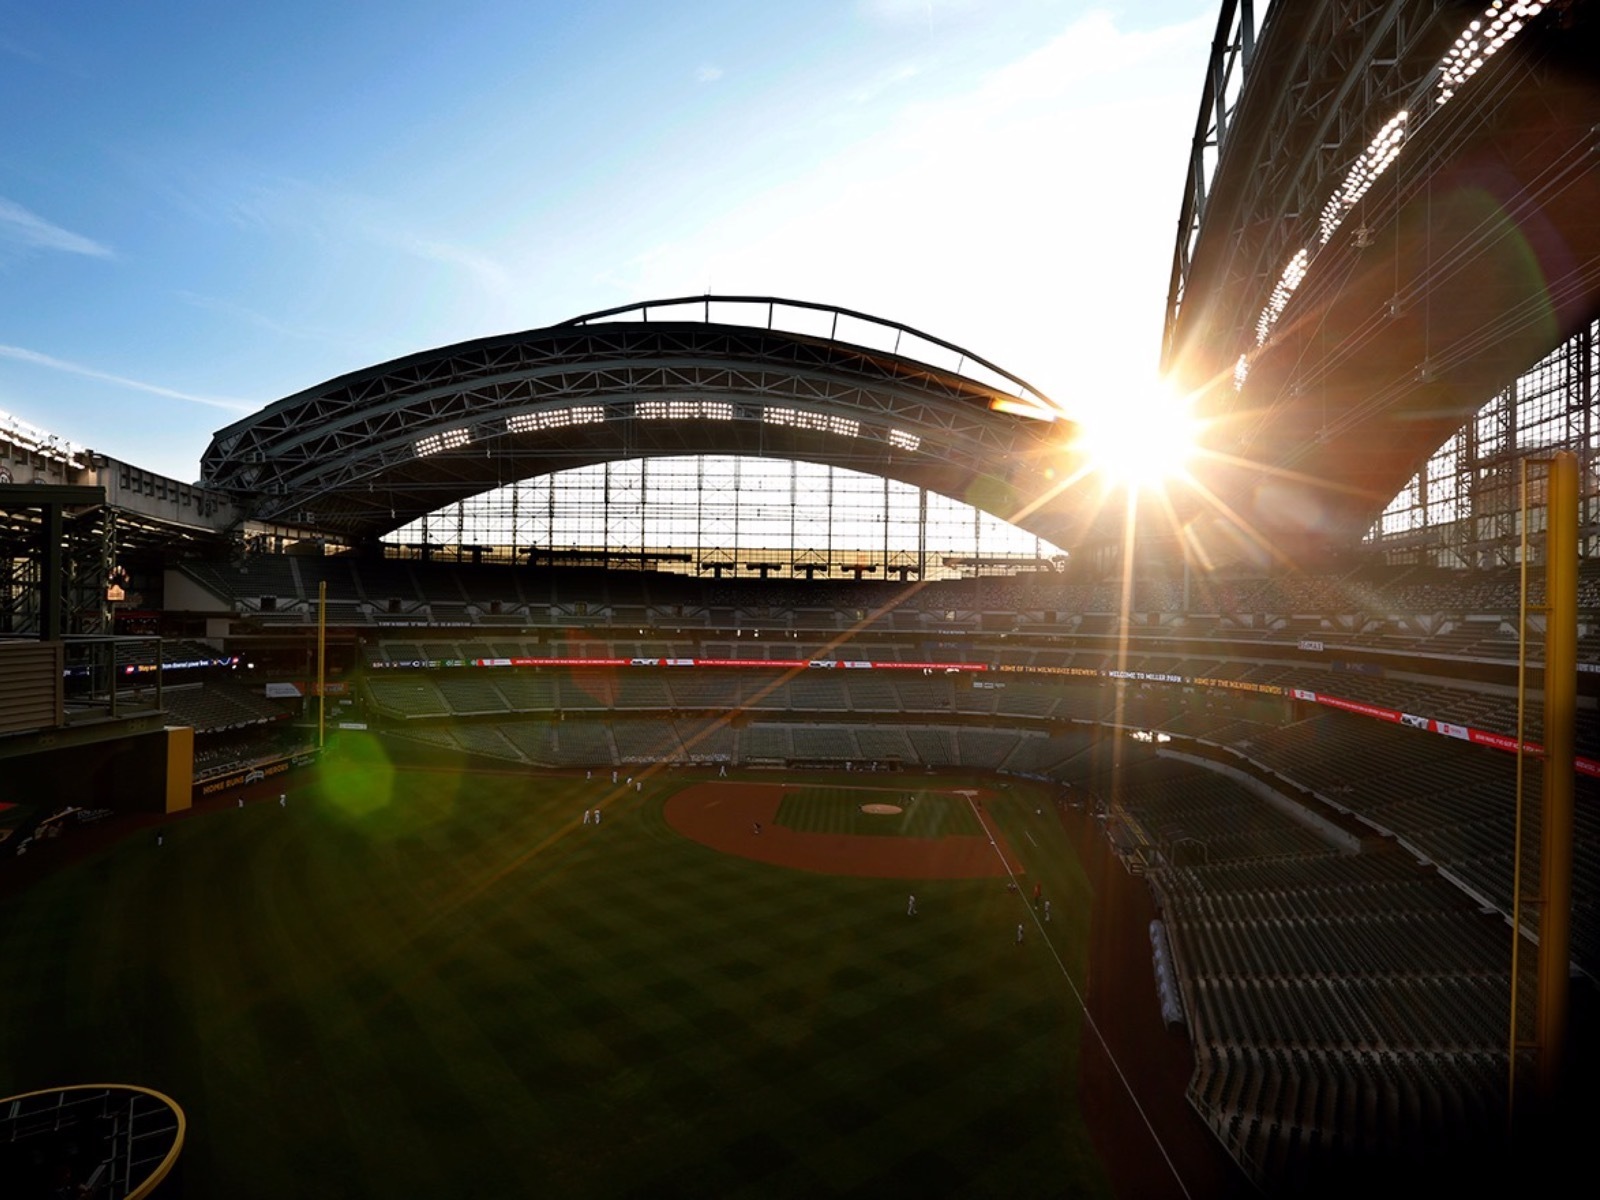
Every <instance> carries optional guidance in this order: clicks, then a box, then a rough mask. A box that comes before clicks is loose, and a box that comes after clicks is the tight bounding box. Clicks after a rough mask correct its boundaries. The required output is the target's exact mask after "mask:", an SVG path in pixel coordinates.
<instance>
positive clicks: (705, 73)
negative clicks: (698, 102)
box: [694, 64, 722, 83]
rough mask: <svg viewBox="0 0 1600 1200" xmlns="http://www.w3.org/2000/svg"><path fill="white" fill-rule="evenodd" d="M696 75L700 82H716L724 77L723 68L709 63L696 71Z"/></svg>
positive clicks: (697, 80)
mask: <svg viewBox="0 0 1600 1200" xmlns="http://www.w3.org/2000/svg"><path fill="white" fill-rule="evenodd" d="M694 77H695V80H696V82H699V83H715V82H716V81H717V80H719V79H721V78H722V68H721V67H714V66H711V65H710V64H707V65H706V66H703V67H701V68H700V69H699V70H698V71H696V72H695V73H694Z"/></svg>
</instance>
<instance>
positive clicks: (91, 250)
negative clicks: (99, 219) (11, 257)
mask: <svg viewBox="0 0 1600 1200" xmlns="http://www.w3.org/2000/svg"><path fill="white" fill-rule="evenodd" d="M0 242H11V243H14V244H16V245H19V246H25V247H27V248H28V249H30V250H60V251H62V252H63V253H66V254H86V255H88V256H90V257H91V258H110V257H111V248H110V247H109V246H104V245H102V244H101V243H99V242H97V241H94V240H93V239H91V238H86V237H84V236H83V235H82V234H79V233H73V232H72V230H70V229H63V228H61V226H59V225H52V224H51V223H50V222H49V221H46V220H45V219H44V218H43V217H41V216H39V215H38V214H37V213H32V212H29V211H28V210H27V209H25V208H23V207H22V205H20V204H15V203H13V202H12V201H10V200H7V199H5V198H4V197H0Z"/></svg>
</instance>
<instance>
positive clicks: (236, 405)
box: [0, 345, 260, 413]
mask: <svg viewBox="0 0 1600 1200" xmlns="http://www.w3.org/2000/svg"><path fill="white" fill-rule="evenodd" d="M0 358H9V359H11V360H13V361H14V362H21V363H27V364H29V365H30V366H35V367H45V368H47V369H49V370H51V371H62V372H65V373H66V374H68V375H77V376H80V377H82V378H84V379H94V380H97V381H99V382H100V383H110V384H115V385H116V386H117V387H124V388H131V389H132V390H133V391H136V392H147V393H149V394H150V395H152V396H164V397H166V398H167V399H169V400H183V401H187V402H188V403H190V404H203V405H205V406H206V407H207V408H220V409H224V410H226V411H227V412H236V413H248V412H254V411H255V410H256V409H257V408H258V407H260V406H259V405H256V404H250V403H248V402H246V401H244V400H233V399H228V398H225V397H219V396H196V395H194V394H193V393H191V392H180V391H176V390H174V389H173V388H166V387H161V386H159V385H158V384H154V383H142V382H140V381H139V380H137V379H128V378H127V377H125V376H122V375H113V374H111V373H110V372H108V371H99V370H96V369H95V368H93V367H85V366H81V365H80V364H78V363H73V362H66V361H65V360H63V359H59V358H51V357H50V356H49V355H48V354H40V353H39V352H38V351H36V350H25V349H23V348H22V347H21V346H5V345H0Z"/></svg>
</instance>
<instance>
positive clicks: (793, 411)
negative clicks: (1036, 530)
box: [412, 400, 922, 458]
mask: <svg viewBox="0 0 1600 1200" xmlns="http://www.w3.org/2000/svg"><path fill="white" fill-rule="evenodd" d="M633 415H634V416H635V417H638V418H639V419H640V420H644V421H686V420H700V421H731V420H733V418H734V413H733V405H731V404H728V403H725V402H724V401H720V400H641V401H639V402H638V403H637V404H635V405H634V407H633ZM605 419H606V410H605V408H604V406H602V405H599V404H575V405H572V406H570V407H568V408H557V409H547V410H545V411H543V412H531V413H517V414H516V415H514V416H510V417H507V418H506V432H507V433H537V432H539V431H541V430H546V429H565V428H569V427H571V426H575V425H597V424H599V423H601V422H603V421H604V420H605ZM761 419H762V420H763V421H766V422H767V423H769V424H772V425H787V426H790V427H791V428H794V429H809V430H814V431H816V432H818V433H833V434H838V435H840V436H841V437H860V436H861V423H860V422H859V421H852V420H850V419H849V418H847V417H838V416H833V415H832V414H829V413H815V412H807V411H805V410H803V409H798V408H779V407H770V408H765V409H762V412H761ZM883 437H884V441H886V442H888V443H889V444H890V445H891V446H893V447H895V449H897V450H910V451H915V450H918V449H920V448H921V446H922V439H921V438H920V437H918V436H917V435H916V434H914V433H907V432H906V431H905V430H903V429H889V430H887V431H885V433H884V435H883ZM471 441H472V435H471V433H470V432H469V431H468V430H467V429H466V428H464V427H463V428H459V429H446V430H443V431H442V432H440V433H432V434H429V435H428V436H427V437H424V438H418V439H417V440H416V442H414V443H413V444H412V449H413V451H415V453H416V456H417V457H418V458H427V457H429V456H430V455H433V454H441V453H443V452H444V451H446V450H459V449H460V448H461V447H463V446H465V445H467V444H468V443H470V442H471Z"/></svg>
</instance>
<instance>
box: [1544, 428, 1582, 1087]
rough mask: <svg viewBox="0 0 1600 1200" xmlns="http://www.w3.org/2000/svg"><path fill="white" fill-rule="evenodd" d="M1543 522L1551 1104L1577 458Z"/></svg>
mask: <svg viewBox="0 0 1600 1200" xmlns="http://www.w3.org/2000/svg"><path fill="white" fill-rule="evenodd" d="M1546 492H1547V499H1546V503H1547V505H1548V507H1547V510H1546V512H1547V516H1546V520H1545V598H1544V608H1545V618H1544V621H1545V626H1544V829H1543V841H1542V844H1541V857H1540V868H1541V875H1542V877H1543V879H1542V888H1541V890H1542V891H1543V897H1542V899H1543V903H1542V905H1541V907H1540V917H1539V1020H1538V1042H1539V1090H1540V1093H1541V1095H1542V1096H1543V1097H1544V1098H1545V1099H1546V1100H1553V1099H1555V1097H1556V1094H1557V1092H1558V1091H1559V1089H1560V1085H1561V1064H1562V1061H1563V1059H1564V1058H1565V1056H1566V1048H1567V992H1568V983H1567V962H1568V959H1569V957H1570V954H1571V946H1572V830H1573V816H1572V805H1573V790H1574V789H1573V765H1572V756H1573V751H1574V750H1575V749H1576V732H1575V723H1576V714H1577V707H1578V459H1577V456H1576V455H1575V454H1573V453H1571V452H1570V451H1563V452H1561V453H1560V454H1557V455H1556V456H1555V458H1554V459H1552V460H1551V463H1550V482H1549V486H1548V487H1547V489H1546Z"/></svg>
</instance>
